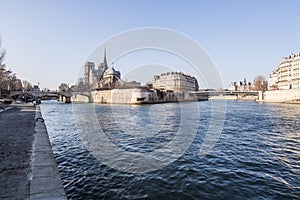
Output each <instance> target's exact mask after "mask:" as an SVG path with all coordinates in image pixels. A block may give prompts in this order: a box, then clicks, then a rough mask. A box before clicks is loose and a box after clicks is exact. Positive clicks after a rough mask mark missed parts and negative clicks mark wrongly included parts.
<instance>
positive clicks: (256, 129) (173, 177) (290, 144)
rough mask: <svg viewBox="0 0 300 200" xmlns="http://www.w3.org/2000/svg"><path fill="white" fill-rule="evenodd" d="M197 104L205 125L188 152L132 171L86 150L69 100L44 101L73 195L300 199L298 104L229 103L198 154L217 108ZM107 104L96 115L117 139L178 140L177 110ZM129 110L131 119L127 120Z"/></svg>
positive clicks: (148, 146) (134, 146) (141, 147)
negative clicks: (207, 148)
mask: <svg viewBox="0 0 300 200" xmlns="http://www.w3.org/2000/svg"><path fill="white" fill-rule="evenodd" d="M191 105H193V104H191ZM199 105H200V107H201V113H200V118H199V123H200V126H199V129H198V131H197V135H196V137H195V139H194V141H193V143H192V144H191V146H190V148H189V149H188V150H187V151H186V153H185V154H184V155H182V156H181V157H180V158H179V159H178V160H176V161H175V162H173V163H171V164H170V165H168V166H166V167H165V168H163V169H161V170H157V171H154V172H148V173H142V174H138V173H137V174H131V173H125V172H120V171H117V170H114V169H112V168H110V167H108V166H106V165H103V164H101V162H100V161H98V160H97V159H95V158H94V157H93V156H92V155H91V154H90V153H89V152H88V151H87V150H86V149H85V148H84V146H83V144H82V143H81V140H80V138H79V136H78V134H77V130H76V127H75V125H74V117H73V115H72V107H71V105H66V104H59V103H57V102H48V103H47V102H43V104H41V109H42V112H43V117H44V118H45V122H46V125H47V129H48V132H49V136H50V140H51V143H52V147H53V150H54V154H55V157H56V159H57V162H58V165H59V170H60V174H61V177H62V180H63V184H64V187H65V190H66V192H67V196H68V198H69V199H299V196H300V149H299V146H300V131H299V130H300V121H299V120H298V119H299V115H300V106H294V105H293V106H290V105H281V104H257V103H255V102H250V101H228V103H227V114H226V121H225V124H224V129H223V132H222V135H221V137H220V139H219V141H218V142H217V144H216V146H215V147H214V149H213V152H211V153H210V154H209V155H207V156H205V157H198V152H199V148H200V146H201V143H202V142H203V138H204V137H205V134H206V131H207V129H208V126H209V122H210V112H211V110H210V106H209V105H210V103H209V102H199ZM177 108H178V104H167V107H165V108H164V109H165V112H168V111H169V110H171V109H173V110H175V111H176V109H177ZM109 109H110V107H109V106H101V105H97V106H96V110H97V115H98V117H100V116H101V118H100V119H101V120H100V122H99V123H100V124H101V127H102V128H103V129H104V130H106V131H110V133H112V134H111V135H110V137H111V139H112V140H114V141H116V143H118V145H121V146H122V147H123V148H127V150H129V151H140V152H148V151H153V150H154V149H156V148H160V145H162V146H163V145H164V143H166V142H168V141H170V140H172V137H173V135H172V132H174V131H176V130H177V129H178V123H179V122H180V117H178V116H179V115H180V112H178V110H177V111H176V112H173V114H172V115H167V114H166V115H165V114H162V113H160V114H161V115H157V116H149V110H150V109H154V110H155V109H159V107H152V106H142V107H139V106H132V107H131V106H129V107H128V106H116V107H114V109H113V110H112V111H111V110H110V111H109ZM109 112H110V113H109ZM112 112H113V113H112ZM128 113H129V114H130V115H131V116H132V117H131V118H128V119H126V120H123V121H122V118H123V119H124V116H127V115H128ZM112 114H113V118H111V117H112ZM169 114H170V113H169ZM160 118H163V119H164V120H161V121H167V122H168V123H161V121H159V120H157V119H160ZM66 119H67V120H66ZM165 119H167V120H165ZM153 120H157V121H153ZM121 121H122V122H121ZM116 122H118V123H116ZM119 122H120V123H119ZM132 122H135V123H136V124H137V125H138V128H137V129H135V128H136V127H131V126H130V125H129V124H130V123H132ZM152 122H153V123H156V126H155V127H157V129H153V130H152V132H153V134H152V135H151V136H150V137H144V136H143V135H140V136H139V138H138V139H136V137H134V136H135V134H138V133H139V131H140V130H141V129H139V128H140V127H146V126H147V125H148V124H149V123H152ZM120 124H121V125H120ZM122 130H126V131H128V130H129V133H130V134H122ZM126 131H125V132H126ZM152 132H151V133H152Z"/></svg>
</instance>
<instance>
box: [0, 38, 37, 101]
mask: <svg viewBox="0 0 300 200" xmlns="http://www.w3.org/2000/svg"><path fill="white" fill-rule="evenodd" d="M5 58H6V50H5V49H4V48H3V47H2V41H1V40H0V98H1V96H3V95H4V94H7V93H8V92H9V91H12V90H14V91H21V90H23V89H24V90H32V85H31V83H30V82H28V81H25V80H24V81H23V82H22V81H21V79H19V78H17V76H16V74H15V73H13V72H12V70H10V69H7V68H6V64H5Z"/></svg>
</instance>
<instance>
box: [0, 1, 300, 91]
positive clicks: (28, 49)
mask: <svg viewBox="0 0 300 200" xmlns="http://www.w3.org/2000/svg"><path fill="white" fill-rule="evenodd" d="M0 5H1V12H0V36H1V38H2V41H3V46H4V47H5V48H6V50H7V53H8V55H7V66H8V68H11V69H12V70H13V71H14V72H15V73H16V74H17V76H18V77H19V78H21V79H25V80H28V81H30V82H32V84H37V83H40V85H41V87H42V88H43V87H48V88H51V89H56V88H57V87H58V85H59V84H60V83H61V82H66V83H70V84H72V83H74V82H75V79H76V78H77V74H78V72H79V70H80V68H81V66H82V64H83V62H84V60H85V58H86V57H87V56H88V55H89V53H90V52H91V51H92V50H93V49H94V48H95V46H97V45H98V44H99V43H101V42H103V41H104V40H105V39H107V38H109V37H111V36H112V35H114V34H118V33H119V32H122V31H126V30H129V29H133V28H142V27H162V28H168V29H174V30H176V31H179V32H182V33H184V34H186V35H188V36H190V37H191V38H193V39H194V40H196V41H197V42H198V43H199V44H201V45H202V46H203V47H204V48H205V50H206V51H207V53H208V54H209V55H210V57H211V59H212V60H213V61H214V62H215V64H216V66H217V69H218V70H219V72H220V74H221V76H222V78H223V81H224V86H225V87H228V84H229V83H230V82H231V81H236V80H242V79H243V78H244V77H246V78H247V79H248V80H249V81H252V80H253V78H254V77H255V76H256V75H258V74H261V75H264V76H265V77H266V78H267V76H268V74H269V73H270V72H271V71H272V70H274V69H276V67H277V66H278V64H279V61H280V59H281V58H282V57H284V56H288V55H289V54H291V53H296V52H299V51H300V36H299V33H300V25H299V21H300V14H299V8H300V1H296V0H295V1H288V0H287V1H283V0H280V1H276V0H272V1H271V0H269V1H268V0H264V1H261V0H251V1H250V0H249V1H238V0H237V1H230V0H226V1H221V0H220V1H216V0H211V1H208V0H207V1H200V0H196V1H161V0H159V1H158V0H157V1H156V0H148V1H146V0H136V1H133V0H128V1H121V0H120V1H100V0H98V1H92V0H87V1H83V0H77V1H72V0H66V1H64V0H59V1H56V0H51V1H50V0H49V1H46V0H36V1H30V0H26V1H21V0H20V1H14V0H2V1H0ZM116 68H118V67H117V66H116Z"/></svg>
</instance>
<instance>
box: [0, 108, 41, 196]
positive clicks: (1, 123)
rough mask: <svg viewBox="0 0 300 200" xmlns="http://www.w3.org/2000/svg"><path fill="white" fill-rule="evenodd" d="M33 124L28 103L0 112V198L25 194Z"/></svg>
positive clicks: (32, 115)
mask: <svg viewBox="0 0 300 200" xmlns="http://www.w3.org/2000/svg"><path fill="white" fill-rule="evenodd" d="M35 124H36V123H35V106H33V105H32V104H31V105H25V104H22V105H18V106H13V107H12V108H11V109H9V110H5V111H3V112H0V199H26V198H28V197H29V193H30V180H29V179H28V174H29V172H30V157H31V149H32V142H33V139H34V133H35V131H34V130H35Z"/></svg>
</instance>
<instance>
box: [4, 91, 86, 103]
mask: <svg viewBox="0 0 300 200" xmlns="http://www.w3.org/2000/svg"><path fill="white" fill-rule="evenodd" d="M19 95H23V96H30V95H31V96H33V97H34V99H35V100H38V99H39V100H41V99H47V98H56V99H57V100H58V101H62V102H64V103H71V100H72V97H73V96H77V95H81V96H85V97H87V98H88V99H90V96H91V95H90V93H89V92H69V91H10V97H12V98H14V97H17V96H19Z"/></svg>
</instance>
